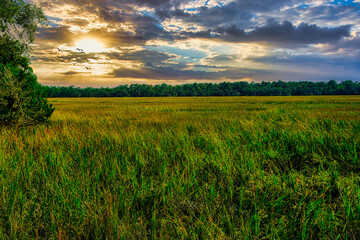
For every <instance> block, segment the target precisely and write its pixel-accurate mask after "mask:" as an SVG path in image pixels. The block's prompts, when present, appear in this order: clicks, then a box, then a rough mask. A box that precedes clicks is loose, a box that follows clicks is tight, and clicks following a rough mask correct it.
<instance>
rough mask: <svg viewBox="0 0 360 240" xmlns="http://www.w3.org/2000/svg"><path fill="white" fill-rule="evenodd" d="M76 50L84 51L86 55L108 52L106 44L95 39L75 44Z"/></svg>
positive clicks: (87, 39)
mask: <svg viewBox="0 0 360 240" xmlns="http://www.w3.org/2000/svg"><path fill="white" fill-rule="evenodd" d="M75 47H76V50H79V49H81V50H83V51H84V52H86V53H100V52H106V51H107V50H106V48H105V47H104V44H102V43H101V42H100V41H99V40H97V39H94V38H84V39H80V40H79V41H77V42H75Z"/></svg>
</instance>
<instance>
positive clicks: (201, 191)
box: [0, 96, 360, 239]
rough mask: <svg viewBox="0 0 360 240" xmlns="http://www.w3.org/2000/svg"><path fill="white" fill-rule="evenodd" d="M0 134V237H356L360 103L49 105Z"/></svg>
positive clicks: (224, 100)
mask: <svg viewBox="0 0 360 240" xmlns="http://www.w3.org/2000/svg"><path fill="white" fill-rule="evenodd" d="M50 102H51V103H52V104H53V105H54V106H55V108H56V111H55V112H54V114H53V117H52V119H51V122H52V123H51V124H50V125H41V126H32V127H28V128H1V129H0V239H359V238H360V232H359V229H360V185H359V183H360V175H359V172H360V161H359V153H360V138H359V136H360V97H359V96H331V97H330V96H317V97H203V98H93V99H82V98H81V99H80V98H79V99H76V98H75V99H50Z"/></svg>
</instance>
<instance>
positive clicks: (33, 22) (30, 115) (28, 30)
mask: <svg viewBox="0 0 360 240" xmlns="http://www.w3.org/2000/svg"><path fill="white" fill-rule="evenodd" d="M45 22H46V17H45V15H44V14H43V12H42V10H41V9H40V8H38V7H37V6H36V5H33V4H30V3H26V2H24V1H23V0H16V1H15V0H0V125H32V124H38V123H42V122H45V121H46V120H47V119H48V118H49V117H50V116H51V114H52V112H53V110H54V109H53V108H52V107H51V105H49V104H48V103H47V100H46V99H45V98H44V96H45V94H44V92H43V91H42V89H41V87H40V85H39V84H38V83H37V78H36V76H35V75H34V73H33V71H32V69H31V67H30V62H29V58H28V56H27V54H28V52H29V50H30V46H29V44H30V43H31V42H32V41H33V40H34V36H35V32H36V30H37V29H38V26H39V25H41V24H44V23H45Z"/></svg>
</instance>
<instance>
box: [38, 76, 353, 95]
mask: <svg viewBox="0 0 360 240" xmlns="http://www.w3.org/2000/svg"><path fill="white" fill-rule="evenodd" d="M43 88H44V90H45V91H46V92H47V93H48V95H49V97H170V96H174V97H177V96H179V97H180V96H300V95H359V94H360V82H353V81H350V80H347V81H343V82H341V83H337V82H336V81H334V80H331V81H329V82H283V81H277V82H261V83H253V82H252V83H248V82H234V83H230V82H223V83H219V84H216V83H193V84H184V85H175V86H172V85H167V84H161V85H146V84H131V85H121V86H118V87H115V88H91V87H87V88H78V87H74V86H70V87H49V86H43Z"/></svg>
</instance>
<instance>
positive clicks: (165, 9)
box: [32, 0, 360, 85]
mask: <svg viewBox="0 0 360 240" xmlns="http://www.w3.org/2000/svg"><path fill="white" fill-rule="evenodd" d="M33 1H34V2H36V3H37V4H39V5H40V6H42V7H43V8H44V10H45V12H46V14H47V15H48V16H49V17H51V18H49V20H50V22H51V24H50V26H48V27H46V28H42V29H40V31H39V34H38V36H37V39H36V42H35V44H36V45H34V52H33V58H32V59H33V67H34V69H35V71H37V69H41V72H37V74H38V76H39V79H40V80H43V81H46V82H48V79H49V78H51V77H50V76H51V74H53V75H55V73H53V72H52V71H53V69H56V76H57V78H56V79H57V80H56V81H57V83H59V82H61V78H60V77H59V76H61V77H64V78H67V79H69V78H71V79H72V81H76V79H79V81H80V79H81V78H82V77H83V75H84V74H85V73H83V72H81V71H82V70H84V66H91V67H92V69H91V71H87V72H86V78H89V79H90V78H91V77H93V78H92V83H94V82H96V81H97V79H104V78H106V79H108V78H112V79H113V80H112V81H113V82H116V81H120V80H121V79H127V80H128V81H130V80H131V79H133V80H134V81H137V80H139V79H149V80H150V81H155V80H158V81H160V80H161V81H164V82H166V81H169V80H174V81H178V82H180V81H181V82H182V81H187V80H189V81H190V80H199V81H217V80H236V79H253V80H256V81H257V80H274V79H275V80H276V78H279V79H283V80H287V79H289V80H291V79H292V78H290V76H292V75H291V73H289V72H288V71H291V72H292V73H293V76H294V79H302V78H303V77H301V74H303V76H304V78H305V77H309V76H310V75H309V74H305V73H304V71H298V69H305V68H306V69H308V68H309V64H310V65H311V64H315V63H316V62H317V61H318V62H319V63H321V64H322V68H321V69H322V71H327V68H332V69H334V66H336V64H339V65H340V66H341V67H340V68H341V69H350V70H351V71H349V72H350V73H351V74H353V76H354V77H353V79H355V78H356V76H360V72H359V70H357V69H356V68H354V66H356V65H357V64H359V62H358V60H357V59H358V58H359V57H360V50H359V46H360V44H359V42H360V41H359V36H360V16H359V13H360V10H359V6H360V3H359V2H354V1H352V2H351V4H350V3H345V2H343V3H340V2H339V3H337V2H331V3H330V2H326V1H318V0H316V1H315V0H305V1H302V2H299V1H294V0H197V1H192V0H133V1H128V0H62V1H59V0H46V1H45V0H33ZM86 38H95V39H96V40H98V41H99V42H101V43H102V44H103V45H104V46H105V48H106V50H104V51H105V52H97V53H85V54H81V53H79V52H76V51H75V50H74V46H75V43H76V42H77V41H78V40H79V39H86ZM57 47H61V48H62V51H61V52H58V51H57V49H56V48H57ZM61 56H62V58H61ZM335 56H336V57H335ZM106 59H110V61H107V60H106ZM74 63H76V64H77V65H76V66H75V65H73V64H74ZM295 65H296V66H297V68H298V69H296V68H295ZM283 66H291V67H290V68H288V69H284V67H283ZM292 66H294V67H292ZM45 69H49V71H48V72H44V71H46V70H45ZM301 72H303V73H301ZM309 72H311V73H313V74H314V76H315V75H316V76H317V77H314V79H315V78H316V79H323V78H325V77H326V76H328V75H327V74H325V73H324V74H321V73H320V72H317V71H315V70H311V71H309ZM328 72H332V71H328ZM332 73H333V74H334V75H336V76H338V75H337V74H336V73H335V72H332ZM281 76H284V77H281ZM129 79H130V80H129ZM89 81H90V80H89ZM81 82H82V85H84V82H85V80H84V79H81ZM99 85H101V83H100V82H99Z"/></svg>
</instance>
